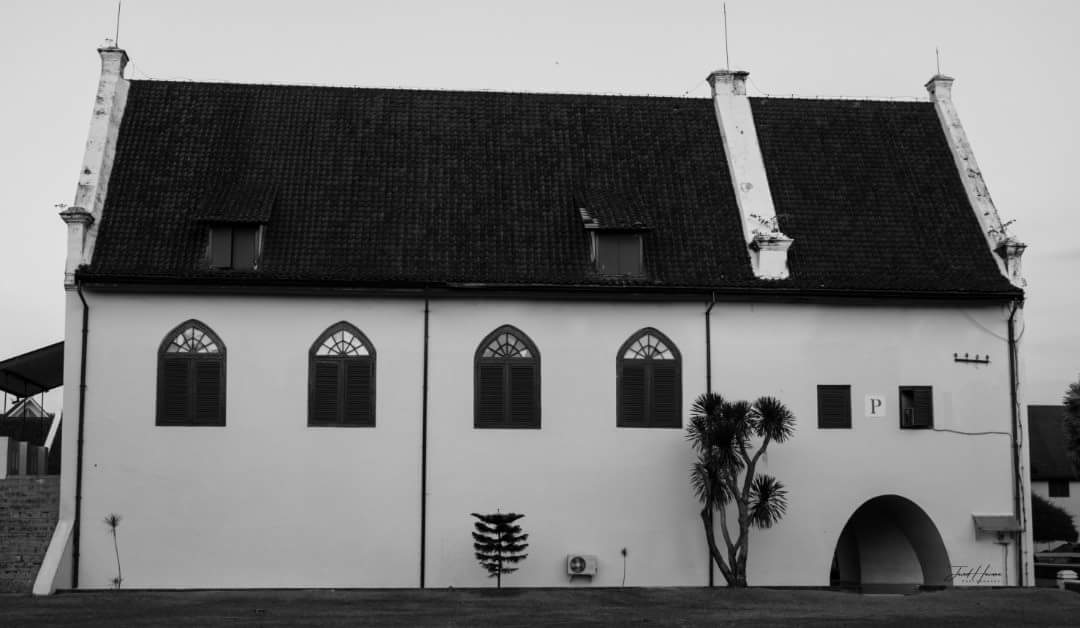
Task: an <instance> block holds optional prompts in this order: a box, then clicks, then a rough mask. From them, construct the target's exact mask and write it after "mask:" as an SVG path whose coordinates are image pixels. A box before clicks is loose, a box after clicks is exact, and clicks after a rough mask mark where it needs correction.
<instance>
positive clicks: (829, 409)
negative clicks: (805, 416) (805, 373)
mask: <svg viewBox="0 0 1080 628" xmlns="http://www.w3.org/2000/svg"><path fill="white" fill-rule="evenodd" d="M817 393H818V427H819V428H850V427H851V386H818V387H817Z"/></svg>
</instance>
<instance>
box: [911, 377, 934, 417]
mask: <svg viewBox="0 0 1080 628" xmlns="http://www.w3.org/2000/svg"><path fill="white" fill-rule="evenodd" d="M931 390H932V389H931V388H930V387H929V386H916V387H915V389H914V405H913V407H914V408H915V426H916V427H932V426H933V425H934V398H933V394H932V392H931Z"/></svg>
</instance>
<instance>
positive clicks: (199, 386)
mask: <svg viewBox="0 0 1080 628" xmlns="http://www.w3.org/2000/svg"><path fill="white" fill-rule="evenodd" d="M194 362H195V417H194V420H193V421H192V422H193V423H194V424H195V425H224V424H225V409H224V405H225V403H224V402H225V396H224V391H223V390H222V388H223V386H222V381H221V380H222V378H221V375H222V372H221V371H222V369H221V366H222V364H221V361H220V360H207V359H196V360H194Z"/></svg>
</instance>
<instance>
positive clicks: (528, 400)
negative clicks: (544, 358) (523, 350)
mask: <svg viewBox="0 0 1080 628" xmlns="http://www.w3.org/2000/svg"><path fill="white" fill-rule="evenodd" d="M536 397H537V395H536V365H535V364H514V363H513V362H511V363H510V427H540V416H539V412H538V411H537V410H538V408H537V407H536V406H537V403H536V401H537V399H536Z"/></svg>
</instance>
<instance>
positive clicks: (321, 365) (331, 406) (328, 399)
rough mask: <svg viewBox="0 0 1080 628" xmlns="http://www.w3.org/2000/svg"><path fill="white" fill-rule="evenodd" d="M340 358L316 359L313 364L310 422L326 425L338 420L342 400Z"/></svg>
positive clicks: (309, 404)
mask: <svg viewBox="0 0 1080 628" xmlns="http://www.w3.org/2000/svg"><path fill="white" fill-rule="evenodd" d="M340 366H341V363H340V360H314V361H313V362H312V364H311V368H312V373H311V392H310V395H311V397H310V400H309V402H308V424H309V425H325V424H328V423H337V422H338V408H339V407H340V401H341V393H340V390H341V387H340V386H339V381H338V380H339V372H340Z"/></svg>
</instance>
